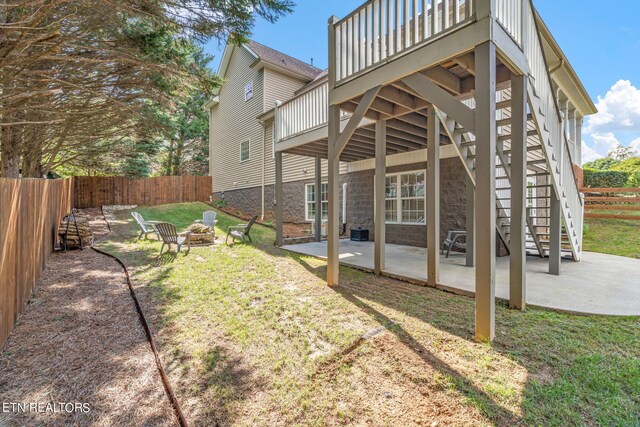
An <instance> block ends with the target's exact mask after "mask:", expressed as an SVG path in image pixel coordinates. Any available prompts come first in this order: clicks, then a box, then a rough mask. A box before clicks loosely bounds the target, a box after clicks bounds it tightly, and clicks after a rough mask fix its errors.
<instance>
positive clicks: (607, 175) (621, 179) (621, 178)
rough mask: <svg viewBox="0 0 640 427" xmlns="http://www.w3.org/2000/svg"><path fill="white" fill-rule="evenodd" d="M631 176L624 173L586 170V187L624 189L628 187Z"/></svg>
mask: <svg viewBox="0 0 640 427" xmlns="http://www.w3.org/2000/svg"><path fill="white" fill-rule="evenodd" d="M630 175H631V174H630V173H629V172H624V171H612V170H608V171H600V170H596V169H588V168H585V169H584V186H585V187H591V188H622V187H626V186H627V185H628V182H629V177H630Z"/></svg>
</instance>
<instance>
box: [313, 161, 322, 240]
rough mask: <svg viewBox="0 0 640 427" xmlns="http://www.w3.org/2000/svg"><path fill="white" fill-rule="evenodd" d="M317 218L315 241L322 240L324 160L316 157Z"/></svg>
mask: <svg viewBox="0 0 640 427" xmlns="http://www.w3.org/2000/svg"><path fill="white" fill-rule="evenodd" d="M315 166H316V167H315V172H316V185H315V187H316V218H315V223H314V224H315V230H314V233H315V240H316V242H320V241H321V240H322V159H321V158H320V157H316V165H315Z"/></svg>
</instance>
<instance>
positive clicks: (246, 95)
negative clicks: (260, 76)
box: [244, 80, 253, 102]
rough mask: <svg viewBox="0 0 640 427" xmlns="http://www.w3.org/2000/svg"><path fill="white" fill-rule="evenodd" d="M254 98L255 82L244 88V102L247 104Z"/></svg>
mask: <svg viewBox="0 0 640 427" xmlns="http://www.w3.org/2000/svg"><path fill="white" fill-rule="evenodd" d="M251 98H253V80H252V81H250V82H248V83H247V84H246V85H245V86H244V100H245V102H246V101H248V100H250V99H251Z"/></svg>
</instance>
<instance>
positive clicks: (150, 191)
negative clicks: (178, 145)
mask: <svg viewBox="0 0 640 427" xmlns="http://www.w3.org/2000/svg"><path fill="white" fill-rule="evenodd" d="M75 189H76V207H78V208H88V207H98V206H103V205H145V206H154V205H163V204H167V203H182V202H208V201H209V197H210V196H211V177H208V176H160V177H156V178H141V179H129V178H121V177H102V176H100V177H87V176H79V177H76V178H75Z"/></svg>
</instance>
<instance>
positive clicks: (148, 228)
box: [131, 212, 160, 240]
mask: <svg viewBox="0 0 640 427" xmlns="http://www.w3.org/2000/svg"><path fill="white" fill-rule="evenodd" d="M131 216H132V217H133V218H134V219H135V220H136V222H137V223H138V225H139V226H140V229H141V231H140V235H139V236H138V239H142V236H144V237H145V238H146V237H147V235H148V234H156V235H157V234H158V233H157V232H156V229H155V228H154V224H155V223H156V222H155V221H145V220H144V218H142V215H140V214H139V213H138V212H131ZM158 240H160V237H158Z"/></svg>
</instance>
